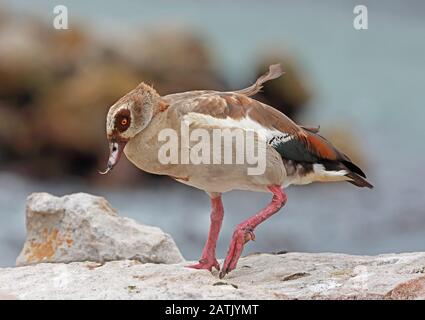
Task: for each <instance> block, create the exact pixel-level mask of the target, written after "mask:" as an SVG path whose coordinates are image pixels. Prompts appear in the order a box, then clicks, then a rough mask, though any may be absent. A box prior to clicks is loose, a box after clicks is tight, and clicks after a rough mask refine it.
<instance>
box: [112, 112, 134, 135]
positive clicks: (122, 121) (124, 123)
mask: <svg viewBox="0 0 425 320" xmlns="http://www.w3.org/2000/svg"><path fill="white" fill-rule="evenodd" d="M130 122H131V114H130V111H128V110H122V111H120V112H119V113H118V114H117V115H116V117H115V128H116V129H117V130H118V132H124V131H125V130H127V129H128V127H129V126H130Z"/></svg>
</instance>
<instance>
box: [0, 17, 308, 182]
mask: <svg viewBox="0 0 425 320" xmlns="http://www.w3.org/2000/svg"><path fill="white" fill-rule="evenodd" d="M2 16H3V18H2V19H1V23H0V119H1V122H0V145H1V148H0V168H3V169H7V170H8V171H16V172H19V173H21V174H24V175H26V176H32V177H38V178H59V179H60V178H61V177H64V176H74V177H83V178H84V179H86V180H87V181H91V182H94V183H95V182H96V181H97V180H98V179H99V175H98V174H97V172H98V170H99V169H102V168H103V167H104V166H105V163H106V161H107V156H108V146H107V141H106V139H105V116H106V114H107V111H108V109H109V107H110V106H111V105H112V104H113V103H114V102H115V101H117V100H118V99H119V98H120V97H121V96H123V95H124V94H125V93H127V92H128V91H130V90H131V89H132V88H134V87H135V86H136V85H137V84H138V83H140V82H141V81H145V82H147V83H149V84H151V85H153V86H154V87H155V88H156V89H157V90H158V92H160V94H162V95H165V94H169V93H174V92H181V91H187V90H196V89H212V90H231V89H235V88H230V87H229V85H228V84H227V83H226V81H225V80H224V79H223V77H222V76H221V75H220V74H219V73H218V72H217V68H216V65H215V57H214V53H215V52H214V51H213V50H212V49H211V48H209V47H208V45H207V42H206V41H204V40H203V38H201V36H199V35H198V34H196V32H193V31H188V30H186V29H184V28H181V27H176V26H173V25H170V26H161V28H160V29H151V30H149V29H148V30H135V32H134V34H132V35H128V36H127V37H123V38H122V39H120V41H119V42H115V41H110V40H109V41H108V39H105V40H106V41H105V40H104V41H101V40H99V39H98V38H96V37H94V36H93V35H91V34H90V33H89V32H88V30H86V29H85V27H84V26H83V25H80V26H78V25H77V26H73V28H72V29H70V30H61V31H60V32H57V31H56V30H54V29H52V28H51V27H50V26H49V25H45V24H42V23H41V22H40V21H38V20H36V19H35V18H25V19H17V18H16V17H13V18H11V17H9V16H8V15H7V14H5V13H3V14H2ZM277 62H281V63H282V64H283V68H284V70H285V75H284V76H283V77H281V78H279V79H277V80H275V81H271V82H270V83H268V84H267V86H265V87H264V89H263V91H262V92H261V93H260V94H258V95H257V97H256V98H257V99H259V100H261V101H263V102H265V103H268V104H269V105H271V106H274V107H276V108H277V109H279V110H280V111H282V112H283V113H285V114H286V115H288V116H289V117H291V118H292V119H294V120H297V119H298V118H299V115H300V114H301V113H302V112H303V110H305V107H306V104H307V103H308V101H309V100H310V97H311V96H312V92H311V91H310V89H309V86H308V84H307V83H306V81H305V80H304V79H303V78H302V76H301V72H300V70H299V67H298V65H297V63H296V62H295V61H294V59H293V58H292V57H290V56H289V55H287V54H282V53H277V52H275V51H270V52H267V53H266V54H263V55H262V58H259V60H258V65H257V66H252V68H255V70H254V71H255V72H256V73H257V74H258V75H261V74H263V73H264V72H265V71H266V70H267V68H268V66H269V65H270V64H273V63H277ZM249 67H250V66H247V68H249ZM253 81H255V79H252V81H246V82H244V84H243V85H245V84H248V83H250V82H253ZM236 89H237V88H236ZM119 166H120V170H119V173H117V172H116V171H117V170H115V171H114V172H112V173H111V174H110V175H108V176H106V177H102V184H103V185H110V184H120V182H121V183H124V182H125V183H126V184H128V183H131V182H133V183H134V182H138V181H140V179H141V178H143V177H145V178H146V177H147V176H148V175H146V174H143V173H142V172H140V171H139V170H137V169H136V168H134V167H133V166H132V165H131V164H129V163H128V162H125V161H123V162H121V163H120V164H119Z"/></svg>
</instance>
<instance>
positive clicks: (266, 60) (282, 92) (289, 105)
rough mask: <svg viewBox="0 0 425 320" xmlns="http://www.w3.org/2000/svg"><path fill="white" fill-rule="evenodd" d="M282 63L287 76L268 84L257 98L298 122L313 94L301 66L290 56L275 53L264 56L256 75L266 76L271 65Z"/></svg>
mask: <svg viewBox="0 0 425 320" xmlns="http://www.w3.org/2000/svg"><path fill="white" fill-rule="evenodd" d="M277 61H278V62H281V63H282V67H283V70H284V72H285V74H284V75H283V76H282V77H280V78H278V79H276V80H274V81H270V83H267V85H266V86H264V88H263V90H262V91H261V92H260V93H259V94H258V95H257V96H256V98H257V99H258V100H260V101H263V102H264V103H267V104H268V105H271V106H273V107H275V108H276V109H278V110H279V111H281V112H283V113H284V114H286V115H287V116H288V117H290V118H291V119H292V120H298V119H299V116H300V114H301V113H302V112H303V111H304V110H305V107H306V105H307V103H308V102H309V100H310V98H311V96H312V92H311V90H310V88H309V86H308V84H307V82H306V81H305V80H304V79H303V78H302V76H301V72H300V69H299V66H298V65H297V63H296V61H295V60H294V59H293V58H292V57H291V56H290V55H288V54H283V53H277V52H274V51H270V52H267V53H265V54H263V55H262V58H261V59H260V60H259V62H258V64H257V66H256V75H257V77H259V76H260V75H262V74H264V73H265V72H266V71H267V70H268V67H269V65H271V64H273V63H276V62H277Z"/></svg>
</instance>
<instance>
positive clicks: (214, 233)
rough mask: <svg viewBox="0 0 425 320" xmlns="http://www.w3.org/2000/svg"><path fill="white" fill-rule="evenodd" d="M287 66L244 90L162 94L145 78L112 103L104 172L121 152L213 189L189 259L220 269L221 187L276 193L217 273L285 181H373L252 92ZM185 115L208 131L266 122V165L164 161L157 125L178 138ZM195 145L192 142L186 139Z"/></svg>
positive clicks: (249, 235) (246, 226)
mask: <svg viewBox="0 0 425 320" xmlns="http://www.w3.org/2000/svg"><path fill="white" fill-rule="evenodd" d="M282 74H283V72H282V70H281V67H280V65H272V66H270V68H269V71H268V72H267V73H266V74H264V75H263V76H261V77H260V78H259V79H258V80H257V81H256V82H255V83H254V84H253V85H252V86H250V87H248V88H245V89H242V90H239V91H234V92H218V91H208V90H205V91H189V92H184V93H176V94H170V95H166V96H163V97H161V96H160V95H159V94H158V93H157V92H156V91H155V90H154V89H153V88H152V87H150V86H148V85H146V84H144V83H141V84H140V85H138V86H137V87H136V88H135V89H134V90H132V91H131V92H129V93H128V94H126V95H125V96H124V97H122V98H121V99H119V100H118V101H117V102H116V103H115V104H114V105H113V106H112V107H111V108H110V109H109V112H108V115H107V122H106V130H107V138H108V140H109V147H110V156H109V161H108V167H107V169H106V171H105V172H103V173H106V172H108V171H109V170H111V169H112V168H113V167H114V166H115V165H116V164H117V162H118V160H119V158H120V155H121V154H122V152H124V154H125V155H126V156H127V158H128V159H129V160H130V161H131V162H132V163H133V164H134V165H135V166H136V167H138V168H139V169H141V170H144V171H147V172H150V173H153V174H158V175H167V176H170V177H172V178H173V179H175V180H177V181H179V182H181V183H184V184H187V185H190V186H193V187H196V188H199V189H201V190H204V191H205V192H207V194H208V195H209V196H210V198H211V208H212V209H211V225H210V230H209V234H208V239H207V241H206V244H205V247H204V249H203V251H202V255H201V258H200V260H199V263H198V264H195V265H192V266H189V267H192V268H196V269H208V270H210V271H211V270H212V267H215V268H216V269H217V270H220V266H219V263H218V261H217V259H216V256H215V250H216V242H217V239H218V236H219V232H220V228H221V224H222V219H223V204H222V200H221V195H222V193H224V192H227V191H230V190H235V189H238V190H251V191H262V192H271V193H272V194H273V198H272V200H271V202H270V203H269V204H268V205H267V206H266V207H265V208H264V209H263V210H261V211H260V212H258V213H257V214H256V215H254V216H252V217H251V218H249V219H247V220H245V221H243V222H242V223H240V224H239V225H238V226H237V227H236V229H235V231H234V233H233V237H232V241H231V244H230V247H229V251H228V253H227V256H226V259H225V260H224V264H223V267H222V268H221V271H220V274H219V276H220V278H222V277H223V276H225V275H226V274H227V273H228V272H230V271H232V270H233V269H235V268H236V264H237V262H238V259H239V257H240V256H241V253H242V250H243V247H244V244H245V243H246V242H247V241H249V240H254V230H255V228H256V227H257V226H258V225H259V224H260V223H262V222H263V221H265V220H266V219H268V218H270V217H271V216H272V215H273V214H275V213H276V212H278V211H279V209H280V208H282V206H283V205H284V204H285V203H286V200H287V197H286V194H285V192H284V190H283V187H287V186H289V185H291V184H307V183H311V182H315V181H322V182H327V181H347V182H350V183H352V184H353V185H356V186H358V187H367V188H372V185H371V184H370V183H369V182H368V181H366V179H365V178H366V176H365V174H364V173H363V171H362V170H361V169H360V168H359V167H358V166H356V165H355V164H353V163H352V162H351V160H350V159H349V158H348V157H347V156H346V155H345V154H344V153H342V152H341V151H339V150H337V149H336V148H335V147H334V146H333V145H332V144H331V143H330V142H329V141H327V140H326V139H325V138H323V137H322V136H321V135H319V133H318V129H317V128H309V127H302V126H298V125H297V124H295V123H294V122H293V121H292V120H290V119H289V118H288V117H286V116H285V115H284V114H282V113H280V112H279V111H277V110H276V109H274V108H272V107H270V106H268V105H266V104H264V103H261V102H259V101H257V100H254V99H252V98H250V96H252V95H254V94H256V93H257V92H259V91H260V90H261V88H262V85H263V84H264V83H265V82H266V81H268V80H272V79H275V78H278V77H280V76H281V75H282ZM185 123H186V124H187V123H189V126H190V128H191V129H192V128H202V129H204V130H206V131H207V132H208V133H211V134H212V131H213V129H217V128H218V129H233V128H239V129H242V130H245V131H254V132H259V131H260V129H261V131H262V132H261V134H260V133H258V134H257V135H256V137H257V138H256V139H257V140H255V141H256V142H257V144H259V143H260V142H261V143H264V146H265V147H264V148H265V152H266V157H265V160H266V166H265V170H264V172H263V173H262V174H257V175H250V174H248V173H247V170H246V169H247V167H248V166H249V165H248V164H247V163H242V164H240V163H239V164H222V163H221V164H220V163H219V164H216V163H213V164H205V163H201V164H194V163H190V162H184V163H183V161H180V162H179V163H165V164H164V163H163V162H162V161H160V160H159V159H158V157H159V156H158V155H159V153H160V149H161V146H163V144H164V141H163V139H162V138H161V137H160V132H163V130H164V129H173V130H174V131H175V132H176V133H177V134H178V138H182V135H181V127H182V125H183V124H185ZM191 147H193V145H192V144H191V145H190V146H188V148H189V149H190V148H191ZM233 151H235V150H233ZM211 152H214V150H211ZM243 152H247V150H245V151H243Z"/></svg>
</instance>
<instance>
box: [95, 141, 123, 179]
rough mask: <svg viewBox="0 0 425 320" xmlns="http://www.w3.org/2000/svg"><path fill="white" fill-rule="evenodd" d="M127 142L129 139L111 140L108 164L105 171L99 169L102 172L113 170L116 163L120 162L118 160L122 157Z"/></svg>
mask: <svg viewBox="0 0 425 320" xmlns="http://www.w3.org/2000/svg"><path fill="white" fill-rule="evenodd" d="M126 144H127V141H117V140H111V141H110V142H109V160H108V166H107V167H106V169H105V171H103V172H101V171H99V173H100V174H107V173H108V172H109V171H111V170H112V169H113V168H114V167H115V165H116V164H117V163H118V161H119V160H120V158H121V154H122V152H123V150H124V147H125V145H126Z"/></svg>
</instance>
